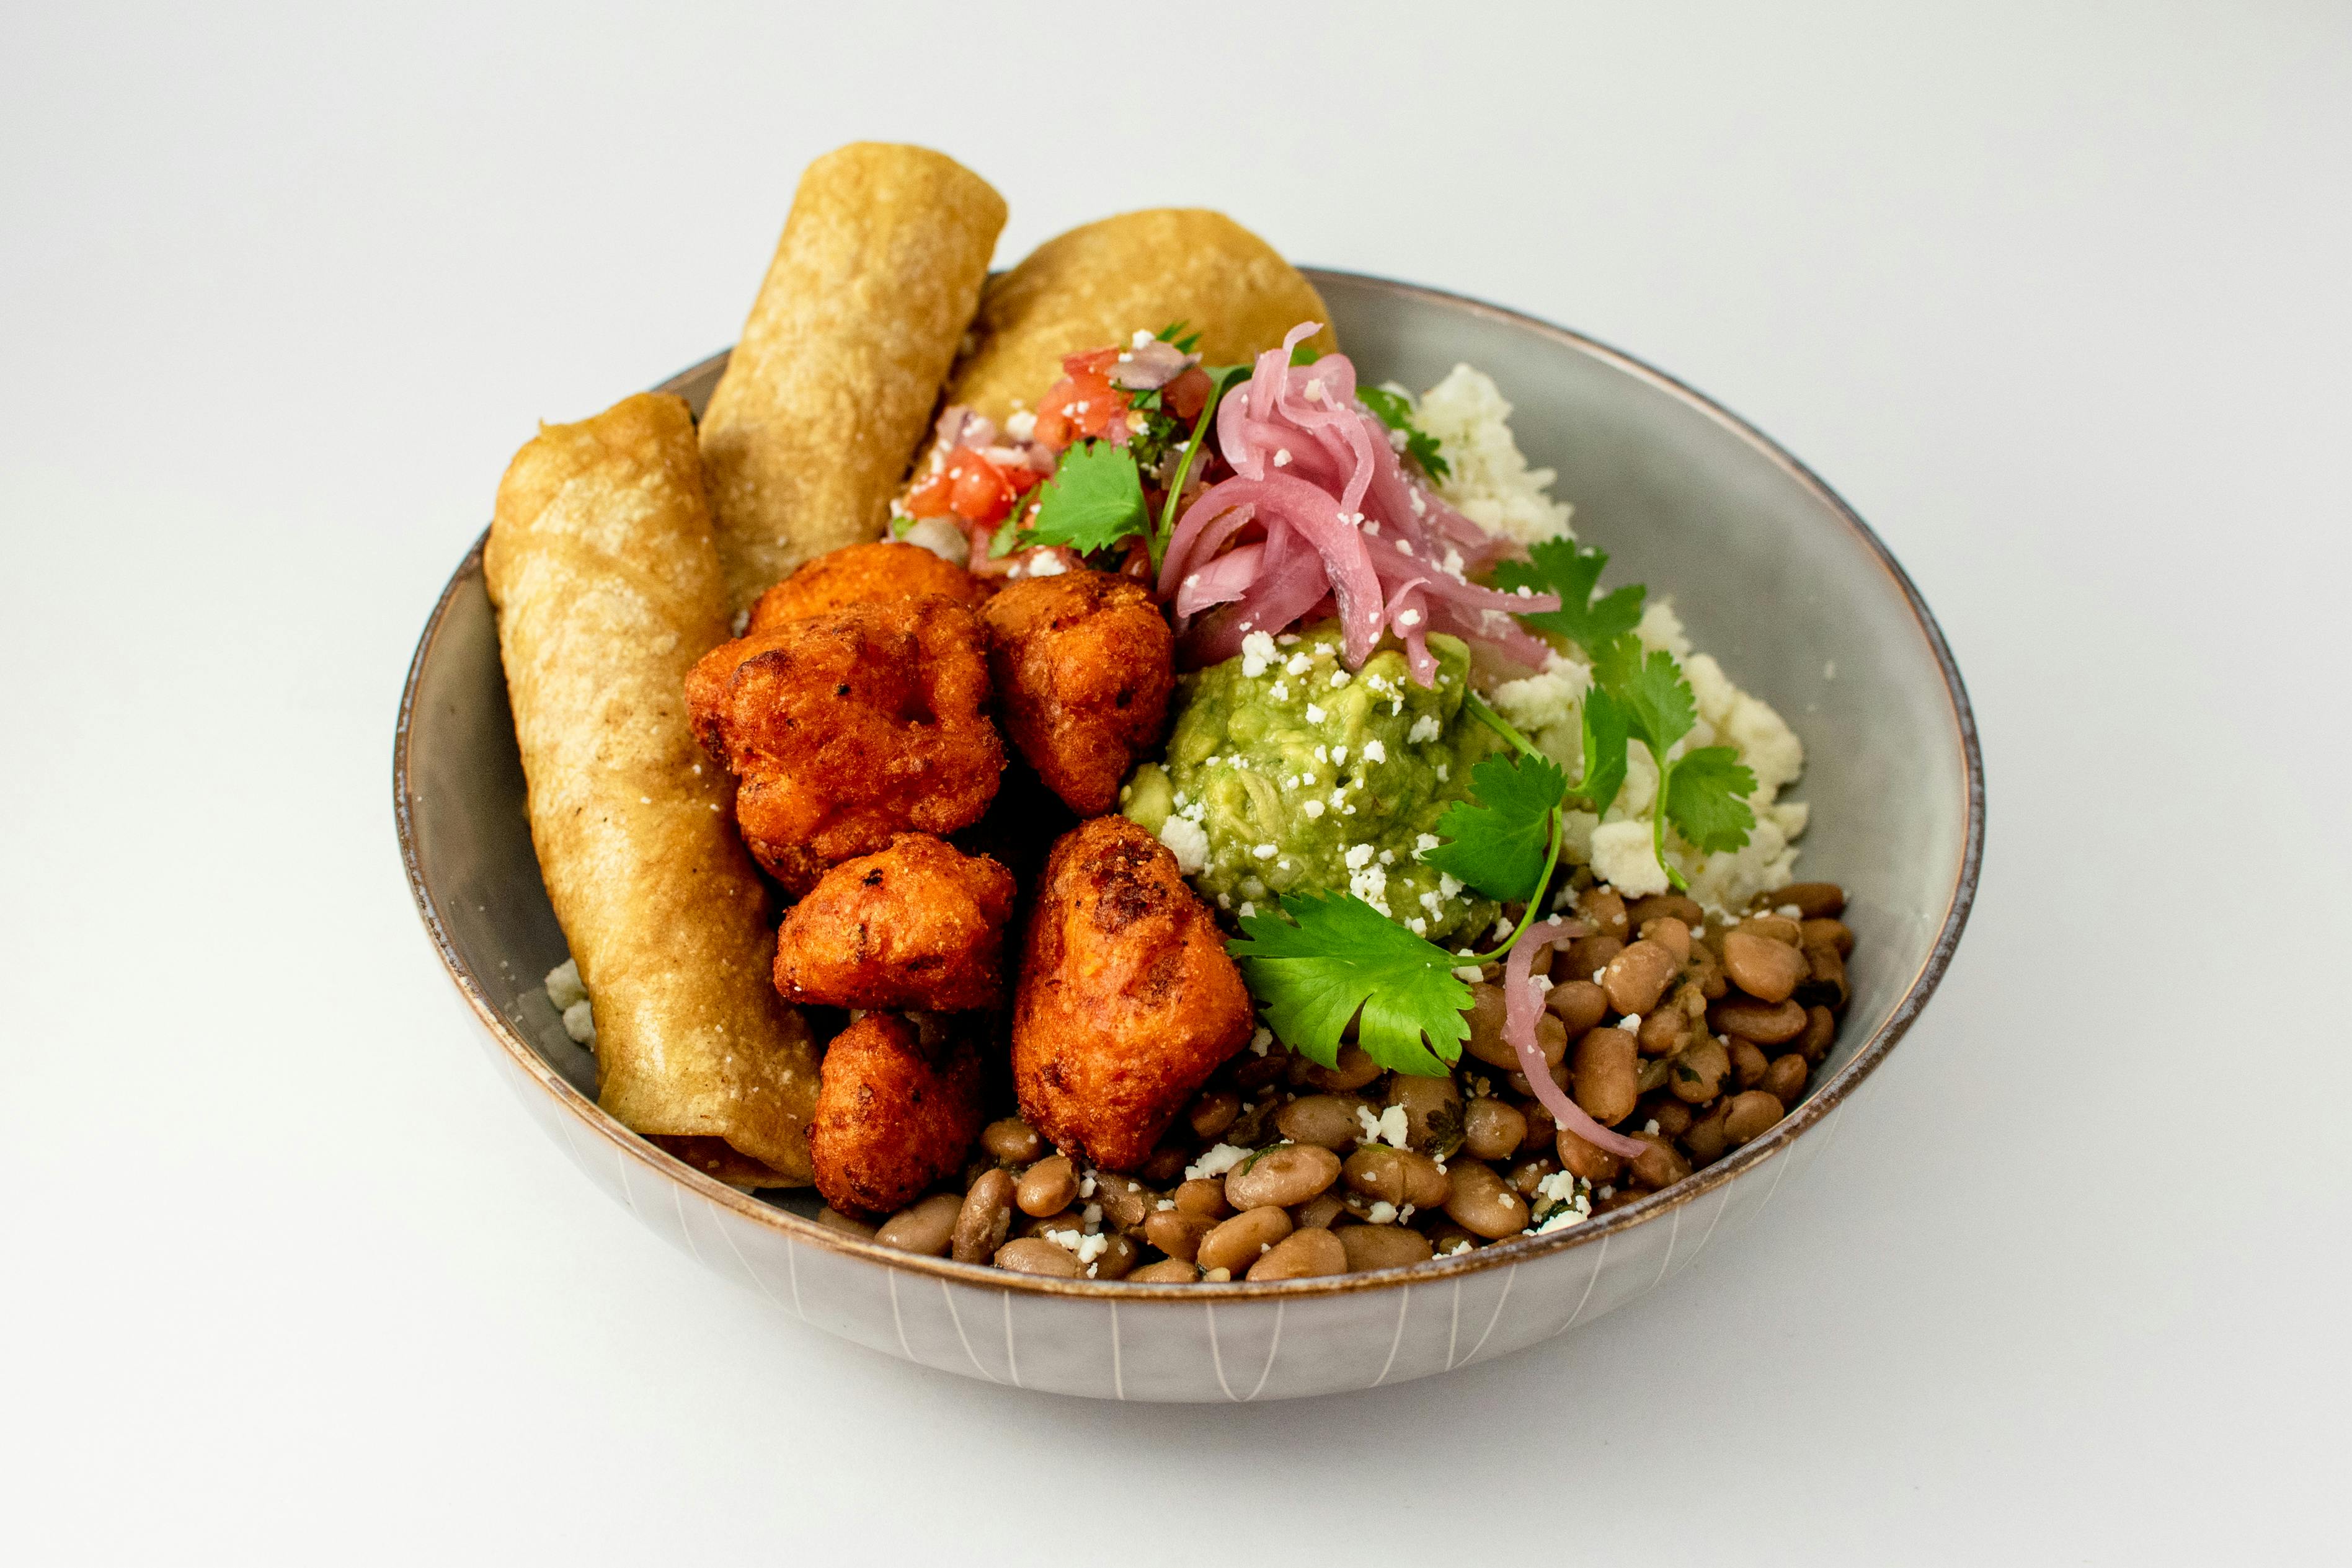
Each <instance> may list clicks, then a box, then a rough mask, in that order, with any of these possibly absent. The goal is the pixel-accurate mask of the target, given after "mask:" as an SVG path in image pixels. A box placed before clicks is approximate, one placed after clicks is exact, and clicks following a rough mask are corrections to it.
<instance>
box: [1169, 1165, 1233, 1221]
mask: <svg viewBox="0 0 2352 1568" xmlns="http://www.w3.org/2000/svg"><path fill="white" fill-rule="evenodd" d="M1173 1197H1175V1200H1176V1208H1177V1212H1179V1213H1181V1214H1198V1215H1202V1216H1204V1217H1205V1218H1210V1219H1223V1218H1225V1216H1227V1215H1229V1214H1231V1213H1232V1212H1233V1208H1232V1206H1230V1205H1229V1204H1227V1203H1226V1202H1225V1184H1224V1183H1223V1182H1222V1181H1216V1180H1213V1179H1211V1178H1209V1177H1205V1176H1203V1177H1199V1178H1196V1179H1194V1180H1192V1181H1188V1182H1186V1183H1185V1184H1184V1185H1183V1186H1180V1187H1178V1188H1177V1189H1176V1191H1175V1193H1174V1194H1173Z"/></svg>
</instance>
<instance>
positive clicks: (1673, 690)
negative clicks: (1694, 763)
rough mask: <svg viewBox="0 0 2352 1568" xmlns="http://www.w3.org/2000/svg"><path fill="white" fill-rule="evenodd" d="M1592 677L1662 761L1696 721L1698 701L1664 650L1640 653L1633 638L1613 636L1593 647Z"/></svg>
mask: <svg viewBox="0 0 2352 1568" xmlns="http://www.w3.org/2000/svg"><path fill="white" fill-rule="evenodd" d="M1592 678H1593V682H1594V684H1595V685H1599V686H1601V688H1602V689H1603V690H1605V691H1607V692H1608V693H1609V695H1611V696H1612V697H1614V698H1616V699H1617V701H1618V702H1619V703H1620V704H1622V706H1623V707H1624V709H1625V727H1626V728H1627V729H1628V730H1629V731H1630V732H1631V733H1632V734H1633V738H1634V739H1636V740H1638V741H1640V742H1642V743H1643V745H1645V746H1647V747H1649V748H1650V755H1651V756H1652V757H1654V758H1656V759H1657V760H1658V761H1659V762H1660V763H1662V764H1663V763H1664V761H1665V759H1666V747H1670V746H1672V745H1673V744H1674V743H1675V741H1677V740H1680V739H1681V738H1682V737H1684V736H1685V735H1688V734H1689V733H1690V731H1691V726H1692V725H1694V724H1696V723H1697V722H1698V700H1697V699H1696V697H1694V696H1692V695H1691V689H1690V683H1689V682H1688V681H1685V680H1684V679H1683V669H1682V666H1681V665H1680V664H1675V656H1674V655H1673V654H1672V653H1667V652H1666V651H1665V650H1664V649H1663V648H1654V649H1652V650H1651V651H1650V652H1649V653H1647V654H1644V653H1643V652H1642V645H1641V644H1640V643H1636V642H1635V641H1634V640H1633V638H1631V637H1618V638H1615V639H1613V640H1612V641H1611V642H1610V643H1608V644H1607V645H1606V646H1605V647H1602V648H1600V649H1598V650H1596V651H1595V653H1594V657H1593V661H1592Z"/></svg>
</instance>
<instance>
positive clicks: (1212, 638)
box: [1160, 321, 1559, 685]
mask: <svg viewBox="0 0 2352 1568" xmlns="http://www.w3.org/2000/svg"><path fill="white" fill-rule="evenodd" d="M1315 330H1316V324H1315V323H1314V322H1311V321H1308V322H1302V323H1300V324H1299V325H1298V326H1297V327H1295V328H1293V329H1291V331H1290V333H1289V335H1288V336H1287V337H1286V338H1285V339H1284V340H1283V344H1282V347H1281V348H1279V349H1270V350H1267V351H1266V352H1265V353H1263V354H1261V355H1259V356H1258V359H1257V362H1256V364H1255V367H1254V368H1253V371H1252V374H1251V377H1250V379H1249V380H1248V381H1247V382H1243V383H1242V384H1241V385H1240V386H1238V387H1236V388H1234V390H1233V391H1232V392H1229V393H1227V394H1226V396H1225V398H1224V400H1223V402H1221V403H1220V404H1219V405H1218V407H1217V412H1216V419H1215V423H1216V433H1217V440H1218V444H1219V448H1220V450H1221V451H1222V453H1223V456H1224V459H1225V461H1226V463H1227V464H1228V465H1230V466H1231V467H1232V468H1233V470H1234V476H1233V477H1231V478H1229V479H1225V480H1223V481H1222V482H1220V483H1218V484H1215V485H1212V486H1209V487H1208V488H1207V489H1205V490H1203V491H1202V493H1201V494H1200V495H1199V496H1198V497H1195V498H1194V499H1193V501H1192V505H1191V506H1189V507H1186V508H1185V509H1184V513H1183V516H1182V517H1180V518H1179V519H1178V521H1177V524H1176V527H1175V528H1174V530H1173V532H1172V533H1171V538H1170V539H1169V543H1168V549H1167V553H1166V555H1165V557H1164V558H1163V559H1162V563H1161V568H1160V598H1161V600H1163V601H1170V600H1173V601H1175V610H1176V619H1177V622H1178V625H1179V629H1180V630H1185V631H1187V635H1186V638H1185V647H1186V652H1187V653H1188V654H1189V655H1190V656H1191V657H1192V658H1195V659H1198V660H1201V661H1202V662H1203V663H1213V662H1215V661H1216V660H1217V659H1220V658H1230V657H1231V656H1232V655H1233V653H1234V651H1236V650H1237V649H1238V648H1239V646H1240V643H1241V640H1242V639H1243V638H1244V637H1245V636H1247V635H1248V634H1249V633H1250V632H1279V631H1282V630H1284V629H1285V628H1286V627H1288V626H1290V625H1291V624H1293V623H1294V622H1297V620H1298V619H1299V618H1300V616H1301V615H1303V614H1305V613H1306V612H1308V611H1309V610H1312V609H1315V608H1317V607H1318V605H1322V604H1325V603H1328V605H1329V607H1330V608H1331V610H1332V612H1334V613H1336V614H1337V616H1338V617H1339V622H1340V632H1341V642H1342V647H1341V652H1342V653H1343V654H1344V656H1345V658H1346V660H1347V662H1348V663H1349V664H1350V665H1354V666H1360V665H1361V664H1363V662H1364V661H1365V660H1366V659H1367V658H1369V657H1370V656H1371V652H1372V649H1373V647H1374V646H1375V645H1376V644H1377V643H1379V642H1380V640H1381V637H1382V636H1383V635H1384V634H1389V633H1393V634H1394V635H1395V636H1396V637H1397V638H1398V639H1399V640H1400V641H1401V642H1402V643H1404V645H1405V651H1406V660H1407V663H1408V664H1409V665H1410V666H1411V668H1412V675H1413V678H1414V679H1415V680H1416V681H1418V682H1420V683H1421V684H1423V685H1428V684H1429V683H1430V682H1431V681H1432V680H1433V679H1434V678H1435V674H1436V667H1437V662H1436V660H1435V659H1434V658H1433V657H1432V656H1431V654H1430V653H1429V651H1428V648H1427V646H1426V640H1427V638H1428V635H1429V633H1430V632H1451V633H1453V634H1454V635H1456V636H1459V637H1461V638H1463V639H1465V641H1468V642H1472V643H1478V644H1481V645H1483V647H1484V648H1485V649H1486V651H1488V652H1490V653H1493V654H1495V655H1496V656H1497V657H1499V658H1501V659H1503V660H1505V661H1507V662H1508V663H1511V664H1519V665H1523V666H1525V667H1527V668H1529V669H1536V668H1539V667H1541V665H1542V664H1543V662H1544V658H1545V655H1546V654H1547V653H1549V652H1550V650H1549V647H1548V646H1547V645H1546V644H1545V643H1544V642H1543V641H1542V639H1540V638H1538V637H1536V636H1534V635H1532V634H1531V633H1529V632H1527V631H1526V630H1524V629H1523V628H1522V627H1521V626H1520V625H1519V624H1518V622H1517V621H1515V620H1514V619H1512V616H1513V614H1514V613H1515V612H1517V613H1526V612H1541V611H1548V610H1556V609H1558V608H1559V600H1558V599H1557V598H1556V597H1554V596H1552V595H1549V594H1536V595H1531V596H1528V597H1520V596H1518V595H1517V594H1504V593H1499V592H1496V591H1494V590H1493V589H1487V588H1480V587H1478V586H1477V585H1476V584H1475V583H1473V582H1471V581H1470V580H1468V577H1467V575H1466V574H1467V573H1468V572H1471V571H1475V570H1481V569H1483V568H1485V567H1486V566H1489V565H1491V564H1493V563H1494V561H1495V560H1496V559H1499V558H1500V557H1501V556H1502V555H1503V554H1504V553H1505V552H1506V551H1507V550H1508V549H1510V541H1509V540H1508V539H1507V538H1501V537H1498V536H1496V535H1492V534H1489V533H1487V532H1486V530H1485V529H1483V528H1479V527H1478V525H1477V524H1475V523H1474V522H1472V521H1471V520H1470V519H1469V518H1467V517H1464V516H1463V515H1462V514H1461V513H1459V512H1457V511H1455V510H1454V508H1453V507H1449V506H1447V505H1446V504H1445V503H1444V501H1443V500H1441V499H1439V498H1438V497H1437V495H1436V493H1435V492H1434V491H1433V490H1431V489H1430V488H1429V487H1428V486H1426V485H1423V483H1422V482H1421V481H1420V480H1419V479H1418V478H1416V477H1414V476H1412V475H1410V474H1408V473H1406V472H1405V470H1404V468H1403V466H1402V465H1401V464H1400V463H1399V462H1398V460H1397V455H1396V448H1395V446H1394V444H1392V443H1391V440H1390V433H1389V430H1388V427H1387V426H1386V425H1384V424H1382V423H1381V422H1380V421H1379V420H1378V419H1377V418H1376V417H1375V416H1374V415H1373V414H1372V413H1370V411H1368V410H1367V409H1365V408H1364V407H1363V406H1362V405H1361V404H1360V403H1359V402H1357V401H1356V367H1355V364H1354V362H1353V361H1350V360H1349V358H1348V357H1347V356H1346V355H1344V354H1326V355H1325V356H1323V357H1322V358H1321V359H1318V360H1317V361H1315V362H1314V363H1313V364H1311V365H1304V366H1294V365H1292V364H1291V362H1290V350H1292V349H1293V348H1294V347H1296V346H1297V343H1298V342H1299V341H1300V340H1303V339H1305V338H1307V337H1309V336H1311V335H1312V334H1313V333H1314V332H1315ZM1260 545H1262V546H1263V549H1262V550H1261V551H1260V553H1259V554H1258V555H1256V556H1255V557H1254V558H1253V560H1252V565H1251V566H1250V567H1249V568H1246V569H1244V568H1241V567H1229V568H1225V569H1224V570H1215V571H1213V570H1212V569H1213V567H1215V566H1216V565H1218V564H1219V563H1220V559H1221V558H1220V551H1223V550H1227V549H1230V550H1231V551H1232V552H1233V553H1234V554H1238V553H1240V552H1241V551H1242V550H1244V549H1251V548H1252V547H1254V546H1260ZM1244 579H1246V580H1245V581H1244ZM1236 584H1239V585H1240V587H1241V591H1240V592H1239V593H1238V594H1234V593H1233V592H1231V590H1232V589H1233V588H1234V586H1235V585H1236ZM1211 610H1213V614H1212V615H1211V616H1210V617H1209V619H1207V620H1206V621H1204V622H1202V624H1201V625H1199V626H1197V627H1192V628H1187V627H1186V624H1185V623H1186V622H1189V621H1190V620H1191V619H1192V616H1193V615H1194V614H1196V613H1198V612H1204V611H1211Z"/></svg>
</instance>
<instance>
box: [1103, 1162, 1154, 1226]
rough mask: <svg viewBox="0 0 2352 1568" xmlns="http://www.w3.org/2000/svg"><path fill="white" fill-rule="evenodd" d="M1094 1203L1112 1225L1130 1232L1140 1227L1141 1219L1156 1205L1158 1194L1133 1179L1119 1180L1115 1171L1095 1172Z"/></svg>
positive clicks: (1123, 1178)
mask: <svg viewBox="0 0 2352 1568" xmlns="http://www.w3.org/2000/svg"><path fill="white" fill-rule="evenodd" d="M1094 1201H1095V1202H1097V1203H1098V1204H1101V1205H1102V1211H1103V1213H1104V1214H1105V1215H1107V1216H1108V1217H1109V1218H1111V1219H1112V1220H1113V1221H1114V1222H1115V1223H1117V1224H1118V1225H1119V1226H1121V1227H1122V1228H1129V1229H1132V1228H1134V1227H1136V1226H1139V1225H1140V1224H1142V1223H1143V1217H1144V1216H1145V1215H1147V1214H1149V1213H1150V1212H1151V1206H1152V1205H1153V1204H1154V1203H1156V1202H1158V1201H1159V1194H1157V1193H1155V1192H1153V1191H1152V1190H1151V1189H1150V1187H1148V1186H1144V1185H1143V1184H1142V1183H1141V1182H1139V1181H1138V1180H1136V1179H1135V1178H1134V1177H1133V1176H1120V1175H1119V1174H1118V1172H1116V1171H1097V1172H1096V1173H1095V1196H1094Z"/></svg>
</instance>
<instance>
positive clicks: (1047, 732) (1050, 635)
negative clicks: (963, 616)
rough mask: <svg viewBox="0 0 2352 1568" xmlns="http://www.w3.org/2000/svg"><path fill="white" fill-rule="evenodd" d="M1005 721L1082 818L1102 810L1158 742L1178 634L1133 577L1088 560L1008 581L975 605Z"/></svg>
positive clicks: (1039, 771)
mask: <svg viewBox="0 0 2352 1568" xmlns="http://www.w3.org/2000/svg"><path fill="white" fill-rule="evenodd" d="M980 619H981V624H982V625H983V626H985V627H986V628H987V629H988V669H989V674H990V675H991V676H992V677H993V678H994V680H995V683H996V699H997V703H998V705H999V706H1000V708H1001V709H1002V711H1003V715H1004V727H1005V730H1006V732H1007V733H1008V734H1010V735H1011V736H1012V737H1013V745H1014V746H1016V747H1020V749H1021V755H1022V756H1023V757H1024V758H1027V759H1028V762H1029V766H1031V767H1032V768H1035V769H1036V770H1037V776H1038V777H1039V778H1040V779H1044V780H1045V783H1046V784H1047V786H1049V787H1050V788H1051V789H1053V791H1054V793H1055V794H1056V795H1059V796H1060V797H1061V798H1062V799H1063V800H1065V801H1066V802H1068V804H1069V807H1070V810H1073V811H1076V812H1077V813H1078V814H1079V815H1080V816H1082V817H1092V816H1097V815H1099V814H1101V813H1102V812H1105V811H1108V810H1110V809H1111V807H1112V806H1113V805H1115V804H1116V803H1117V802H1118V784H1119V780H1120V779H1124V778H1126V777H1127V772H1128V769H1129V768H1132V767H1133V766H1134V765H1135V761H1136V758H1139V757H1140V756H1142V755H1143V754H1144V753H1145V752H1147V751H1149V750H1150V749H1151V748H1152V747H1156V746H1158V745H1159V744H1160V739H1161V738H1162V737H1163V736H1164V735H1165V733H1166V730H1167V727H1168V698H1169V694H1170V693H1171V692H1172V691H1173V690H1174V689H1175V685H1176V673H1175V657H1176V639H1175V636H1174V634H1173V633H1172V632H1170V631H1169V629H1168V622H1167V620H1166V618H1165V617H1163V616H1162V615H1161V614H1160V609H1159V606H1157V605H1156V604H1154V603H1153V602H1152V601H1151V595H1150V592H1148V591H1146V590H1145V589H1144V588H1143V586H1142V585H1141V584H1140V583H1138V582H1136V581H1135V580H1133V579H1131V578H1126V577H1120V576H1118V575H1116V574H1114V573H1111V572H1107V571H1088V570H1083V569H1081V570H1076V571H1067V572H1064V573H1062V574H1061V575H1060V576H1057V577H1031V578H1023V579H1019V580H1015V581H1014V582H1013V583H1012V584H1011V585H1010V586H1008V587H1006V588H1004V589H1003V590H1002V591H999V592H998V593H997V594H996V595H995V597H994V598H992V599H991V600H990V601H988V602H987V603H986V604H984V605H982V607H981V612H980Z"/></svg>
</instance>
